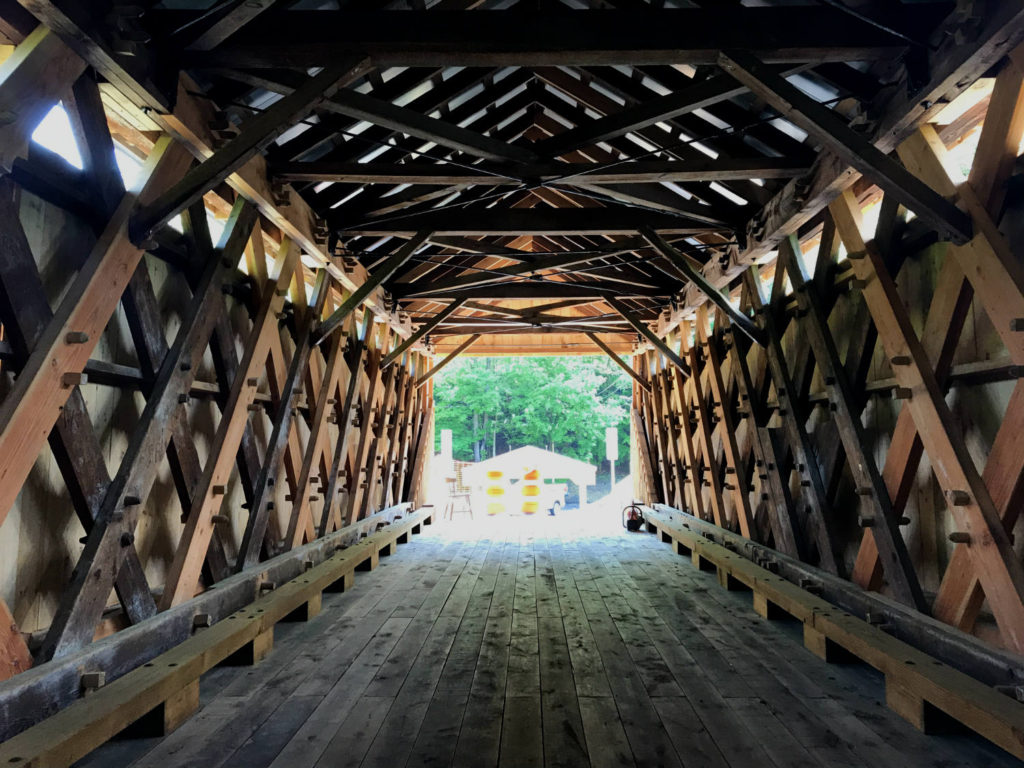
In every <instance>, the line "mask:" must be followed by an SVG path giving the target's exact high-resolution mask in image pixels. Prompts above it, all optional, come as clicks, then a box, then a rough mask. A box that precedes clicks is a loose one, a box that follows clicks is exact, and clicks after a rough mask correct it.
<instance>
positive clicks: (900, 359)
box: [889, 355, 913, 365]
mask: <svg viewBox="0 0 1024 768" xmlns="http://www.w3.org/2000/svg"><path fill="white" fill-rule="evenodd" d="M889 362H890V363H891V364H892V365H910V363H911V362H913V361H912V360H911V359H910V356H909V355H896V356H895V357H893V358H890V359H889Z"/></svg>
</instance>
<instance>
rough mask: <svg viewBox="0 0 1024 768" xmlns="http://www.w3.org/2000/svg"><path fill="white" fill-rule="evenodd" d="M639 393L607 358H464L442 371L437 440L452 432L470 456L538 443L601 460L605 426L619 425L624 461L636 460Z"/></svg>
mask: <svg viewBox="0 0 1024 768" xmlns="http://www.w3.org/2000/svg"><path fill="white" fill-rule="evenodd" d="M631 392H632V383H631V380H630V378H629V376H627V375H626V374H625V373H624V372H623V371H622V370H620V369H619V368H618V367H617V366H616V365H615V364H614V363H613V362H612V361H611V360H608V359H607V358H605V357H473V358H465V357H463V358H459V359H457V360H454V361H453V362H452V363H451V365H449V366H448V367H447V368H445V369H444V370H443V371H441V372H440V373H439V374H438V376H437V383H436V385H435V387H434V400H435V408H436V411H435V413H436V424H437V440H438V441H440V433H441V430H442V429H450V430H452V443H453V453H454V457H455V458H456V459H460V460H463V461H479V460H481V459H486V458H489V457H490V456H492V455H494V454H495V453H499V454H500V453H504V452H506V451H508V450H511V449H512V448H520V447H522V446H524V445H535V446H538V447H540V448H547V449H549V450H553V451H555V452H557V453H561V454H564V455H566V456H572V457H574V458H577V459H581V460H583V461H587V462H590V463H592V464H598V465H600V463H601V462H603V461H605V446H604V440H605V428H606V427H618V429H619V462H623V463H628V460H629V404H630V396H631ZM439 445H440V442H438V446H439ZM617 464H618V463H617Z"/></svg>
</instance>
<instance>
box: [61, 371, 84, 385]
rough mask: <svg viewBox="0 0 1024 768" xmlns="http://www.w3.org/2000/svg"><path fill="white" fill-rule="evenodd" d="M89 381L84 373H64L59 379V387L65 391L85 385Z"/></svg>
mask: <svg viewBox="0 0 1024 768" xmlns="http://www.w3.org/2000/svg"><path fill="white" fill-rule="evenodd" d="M88 381H89V377H88V376H86V375H85V374H84V373H65V374H64V375H63V376H61V377H60V383H61V386H63V387H64V388H65V389H70V388H71V387H77V386H79V385H81V384H86V383H87V382H88Z"/></svg>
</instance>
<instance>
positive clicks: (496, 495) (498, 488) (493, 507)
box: [485, 469, 505, 515]
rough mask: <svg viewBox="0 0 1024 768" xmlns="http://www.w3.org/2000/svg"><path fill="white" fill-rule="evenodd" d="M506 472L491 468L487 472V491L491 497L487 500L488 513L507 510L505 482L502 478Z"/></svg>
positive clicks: (492, 513) (496, 513)
mask: <svg viewBox="0 0 1024 768" xmlns="http://www.w3.org/2000/svg"><path fill="white" fill-rule="evenodd" d="M504 476H505V473H504V472H502V471H500V470H497V469H491V470H488V472H487V488H486V489H485V493H486V494H487V495H488V496H489V497H490V499H489V500H488V502H487V514H488V515H499V514H501V513H502V512H504V511H505V484H504V483H503V482H502V478H503V477H504Z"/></svg>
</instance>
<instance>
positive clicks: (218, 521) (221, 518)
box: [210, 515, 231, 525]
mask: <svg viewBox="0 0 1024 768" xmlns="http://www.w3.org/2000/svg"><path fill="white" fill-rule="evenodd" d="M210 520H211V521H212V522H213V524H214V525H227V524H228V523H230V522H231V518H230V517H228V516H227V515H214V516H213V517H211V518H210Z"/></svg>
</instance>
